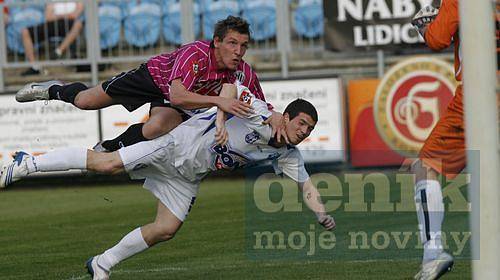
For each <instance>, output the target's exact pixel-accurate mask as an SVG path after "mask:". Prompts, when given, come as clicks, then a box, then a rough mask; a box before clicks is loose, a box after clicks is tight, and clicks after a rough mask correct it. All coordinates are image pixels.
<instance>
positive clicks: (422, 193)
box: [412, 160, 444, 264]
mask: <svg viewBox="0 0 500 280" xmlns="http://www.w3.org/2000/svg"><path fill="white" fill-rule="evenodd" d="M412 173H413V174H415V178H416V184H415V205H416V210H417V218H418V224H419V229H420V239H421V240H422V244H423V245H424V254H423V260H422V263H424V264H425V263H427V262H429V261H431V260H434V259H436V258H437V257H438V256H439V254H441V252H442V251H443V246H442V240H441V225H442V223H443V218H444V204H443V195H442V192H441V184H440V182H439V181H438V175H439V174H438V172H436V171H435V170H434V169H432V168H431V167H430V166H428V165H426V164H425V162H422V161H420V160H419V161H417V162H415V163H414V164H413V165H412Z"/></svg>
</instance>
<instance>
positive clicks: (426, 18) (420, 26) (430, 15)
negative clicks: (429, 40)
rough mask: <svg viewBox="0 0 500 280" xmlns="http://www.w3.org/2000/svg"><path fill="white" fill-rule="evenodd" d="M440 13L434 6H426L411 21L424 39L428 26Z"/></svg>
mask: <svg viewBox="0 0 500 280" xmlns="http://www.w3.org/2000/svg"><path fill="white" fill-rule="evenodd" d="M438 12H439V10H438V9H436V8H434V7H432V6H425V7H423V8H422V9H421V10H420V11H418V13H417V14H415V16H414V17H413V18H412V19H411V24H412V25H413V27H415V29H417V31H418V33H420V35H422V37H424V34H425V31H426V30H427V25H428V24H429V23H431V22H432V21H433V20H434V18H436V16H437V14H438Z"/></svg>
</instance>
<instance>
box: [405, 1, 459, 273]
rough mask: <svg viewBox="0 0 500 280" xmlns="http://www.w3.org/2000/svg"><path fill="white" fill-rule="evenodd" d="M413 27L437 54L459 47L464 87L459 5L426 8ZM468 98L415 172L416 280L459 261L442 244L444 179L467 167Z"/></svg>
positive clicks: (441, 126)
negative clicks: (419, 245)
mask: <svg viewBox="0 0 500 280" xmlns="http://www.w3.org/2000/svg"><path fill="white" fill-rule="evenodd" d="M412 24H413V25H414V26H415V28H416V29H417V30H418V32H419V33H420V35H422V37H424V39H425V43H426V44H427V46H429V48H431V49H432V50H436V51H439V50H443V49H446V48H448V47H449V46H450V45H451V43H453V44H454V48H455V78H456V80H457V81H459V82H461V81H462V63H461V57H460V38H459V31H458V27H459V15H458V0H443V1H442V3H441V7H440V8H439V10H437V9H436V8H434V7H431V6H427V7H424V8H422V10H420V11H419V12H418V13H417V14H416V15H415V17H414V18H413V19H412ZM462 97H463V95H462V85H461V84H460V85H458V86H457V89H456V91H455V96H454V97H453V99H452V101H451V102H450V104H449V105H448V107H447V109H446V112H445V114H444V115H443V116H442V117H441V119H440V120H439V122H438V123H437V125H436V126H435V127H434V129H433V130H432V132H431V134H430V135H429V137H428V138H427V140H426V141H425V143H424V146H423V147H422V150H421V151H420V154H419V160H417V161H416V162H414V163H413V164H412V167H411V170H412V172H413V173H414V174H415V175H416V184H415V204H416V209H417V217H418V223H419V229H420V238H421V240H422V243H423V245H424V254H423V260H422V268H421V270H420V271H419V272H418V273H417V275H415V279H438V278H439V277H441V276H442V275H443V274H445V273H446V272H448V271H449V270H451V267H452V266H453V257H452V256H450V255H449V254H448V253H446V252H444V251H443V246H442V241H441V224H442V222H443V218H444V204H443V195H442V191H441V184H440V182H439V181H438V175H439V174H442V175H444V176H446V177H447V178H449V179H451V178H454V177H455V176H456V175H457V174H458V173H460V172H461V171H462V170H463V169H464V167H465V164H466V156H465V155H466V153H465V134H464V114H463V102H462Z"/></svg>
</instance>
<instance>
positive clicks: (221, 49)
mask: <svg viewBox="0 0 500 280" xmlns="http://www.w3.org/2000/svg"><path fill="white" fill-rule="evenodd" d="M248 40H249V38H248V35H246V34H241V33H238V32H237V31H234V30H229V31H228V32H227V34H226V36H225V37H224V38H223V39H222V40H220V38H218V37H216V38H215V40H214V44H215V52H216V58H217V64H218V65H217V66H218V68H219V69H222V68H227V69H229V70H236V68H237V67H238V65H239V64H240V62H241V60H242V59H243V56H244V55H245V52H246V51H247V48H248Z"/></svg>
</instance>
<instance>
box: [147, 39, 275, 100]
mask: <svg viewBox="0 0 500 280" xmlns="http://www.w3.org/2000/svg"><path fill="white" fill-rule="evenodd" d="M147 66H148V70H149V73H150V74H151V77H152V78H153V81H154V82H155V84H156V85H157V86H158V87H159V88H160V90H161V92H162V93H163V94H164V95H165V96H166V99H169V92H170V83H171V82H172V81H173V80H175V79H179V78H180V79H181V80H182V84H183V85H184V87H186V89H187V90H188V91H191V92H195V93H198V94H201V95H219V93H220V90H221V88H222V84H223V83H234V82H235V81H236V79H238V80H239V81H240V82H241V84H242V85H244V86H246V87H248V88H249V89H250V91H251V92H252V93H253V94H254V95H255V96H256V97H257V98H258V99H261V100H263V101H266V99H265V98H264V93H263V92H262V89H261V87H260V83H259V79H258V78H257V74H256V73H255V72H254V71H253V70H252V68H251V67H250V65H249V64H248V63H246V62H245V61H243V60H242V61H241V62H240V64H239V65H238V68H237V70H236V71H232V70H228V69H222V70H218V69H217V61H216V59H215V54H214V48H213V47H211V46H210V41H195V42H193V43H190V44H187V45H184V46H182V47H180V48H179V49H177V50H176V51H174V52H172V53H167V54H161V55H158V56H155V57H152V58H151V59H150V60H149V61H148V62H147ZM268 106H269V109H272V106H271V105H269V104H268Z"/></svg>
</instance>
